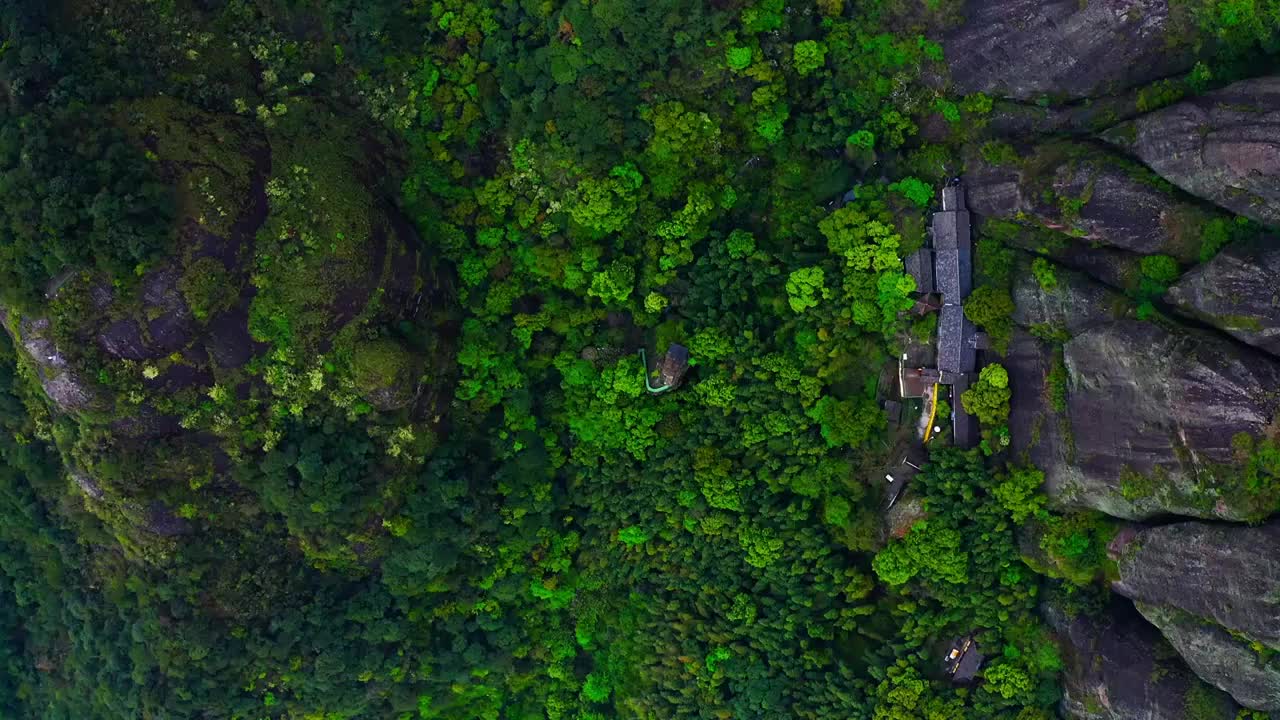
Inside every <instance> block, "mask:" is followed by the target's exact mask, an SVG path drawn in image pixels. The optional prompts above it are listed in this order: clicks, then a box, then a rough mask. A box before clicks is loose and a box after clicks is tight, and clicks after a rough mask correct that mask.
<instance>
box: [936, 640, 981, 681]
mask: <svg viewBox="0 0 1280 720" xmlns="http://www.w3.org/2000/svg"><path fill="white" fill-rule="evenodd" d="M983 659H984V658H983V656H982V652H981V651H980V650H979V649H978V642H977V641H976V640H974V639H973V636H972V635H969V636H966V637H962V638H957V639H956V640H955V641H954V642H952V643H951V649H950V650H948V651H947V654H946V656H945V657H943V659H942V667H943V670H945V671H946V673H947V675H950V676H951V682H953V683H957V684H958V683H967V682H972V681H973V679H974V677H976V676H977V674H978V670H980V669H981V668H982V661H983Z"/></svg>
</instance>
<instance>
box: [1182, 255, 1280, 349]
mask: <svg viewBox="0 0 1280 720" xmlns="http://www.w3.org/2000/svg"><path fill="white" fill-rule="evenodd" d="M1277 279H1280V248H1276V247H1275V246H1274V241H1270V242H1256V243H1244V244H1235V245H1231V246H1228V247H1227V248H1226V249H1225V250H1223V251H1222V252H1221V253H1219V254H1218V255H1216V256H1215V257H1214V258H1213V259H1212V260H1210V261H1209V262H1208V263H1205V264H1204V265H1201V266H1199V267H1196V268H1193V269H1192V270H1191V271H1190V272H1188V273H1187V274H1186V275H1184V276H1182V278H1181V279H1179V280H1178V282H1177V283H1176V284H1175V285H1174V286H1173V287H1171V288H1169V292H1168V293H1167V294H1166V295H1165V299H1166V300H1168V302H1169V303H1171V304H1172V305H1174V306H1175V307H1177V308H1178V309H1180V310H1181V311H1183V312H1185V313H1187V314H1188V315H1190V316H1191V317H1194V318H1196V319H1199V320H1202V321H1204V322H1206V323H1209V324H1210V325H1214V326H1216V327H1218V328H1220V329H1222V330H1223V331H1224V332H1226V333H1229V334H1230V335H1232V336H1233V337H1235V338H1236V339H1238V340H1241V341H1243V342H1246V343H1248V344H1250V345H1252V346H1254V347H1256V348H1259V349H1261V350H1265V351H1267V352H1269V353H1271V354H1272V355H1280V286H1278V285H1277Z"/></svg>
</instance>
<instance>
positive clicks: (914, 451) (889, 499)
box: [884, 445, 925, 510]
mask: <svg viewBox="0 0 1280 720" xmlns="http://www.w3.org/2000/svg"><path fill="white" fill-rule="evenodd" d="M900 457H901V459H900V460H898V462H896V463H894V464H893V465H892V466H890V467H889V469H888V471H887V472H885V474H884V481H885V484H886V487H885V491H884V496H885V509H886V510H887V509H889V508H891V507H893V506H894V503H896V502H898V498H899V497H900V496H901V495H902V491H903V490H905V489H906V488H907V483H908V482H909V481H910V480H911V478H913V477H915V476H916V473H918V472H920V466H921V465H923V464H924V463H925V453H924V449H923V448H921V447H920V446H918V445H914V446H912V447H911V448H909V449H908V450H907V451H906V452H905V453H903V454H902V455H901V456H900Z"/></svg>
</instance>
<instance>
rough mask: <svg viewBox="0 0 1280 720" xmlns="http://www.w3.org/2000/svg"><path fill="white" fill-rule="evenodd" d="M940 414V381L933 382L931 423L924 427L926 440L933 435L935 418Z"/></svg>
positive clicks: (930, 409) (930, 410)
mask: <svg viewBox="0 0 1280 720" xmlns="http://www.w3.org/2000/svg"><path fill="white" fill-rule="evenodd" d="M937 414H938V383H934V384H933V407H931V408H929V424H928V425H926V426H925V428H924V441H925V442H929V438H930V437H932V436H933V418H934V417H936V416H937Z"/></svg>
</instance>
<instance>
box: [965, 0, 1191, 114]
mask: <svg viewBox="0 0 1280 720" xmlns="http://www.w3.org/2000/svg"><path fill="white" fill-rule="evenodd" d="M964 15H965V22H964V24H963V25H961V26H960V27H959V28H958V29H956V30H955V31H953V32H952V33H950V34H949V35H948V36H947V37H946V38H945V39H944V41H943V48H944V50H945V51H946V56H947V62H948V65H949V66H950V69H951V77H952V82H953V83H954V86H955V89H956V90H957V92H958V93H974V92H985V93H988V94H992V95H998V96H1001V97H1009V98H1016V99H1019V100H1032V99H1035V98H1037V97H1040V96H1051V97H1054V98H1058V99H1068V100H1070V99H1080V98H1086V97H1096V96H1099V95H1107V94H1111V93H1114V92H1117V91H1120V90H1124V89H1126V88H1129V87H1133V86H1135V85H1141V84H1143V83H1147V82H1150V81H1152V80H1156V79H1158V78H1162V77H1165V76H1168V75H1172V74H1174V73H1176V72H1178V71H1180V70H1183V69H1185V68H1189V67H1191V65H1192V63H1194V62H1195V59H1194V57H1193V56H1192V54H1191V53H1190V52H1189V48H1188V49H1187V50H1182V49H1179V48H1178V47H1177V46H1173V43H1171V40H1172V39H1173V37H1174V35H1175V34H1176V31H1175V29H1174V27H1173V25H1174V23H1173V22H1171V18H1170V9H1169V3H1168V2H1167V0H1098V1H1095V2H1089V3H1080V2H1077V1H1076V0H969V1H968V2H966V3H965V6H964Z"/></svg>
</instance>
